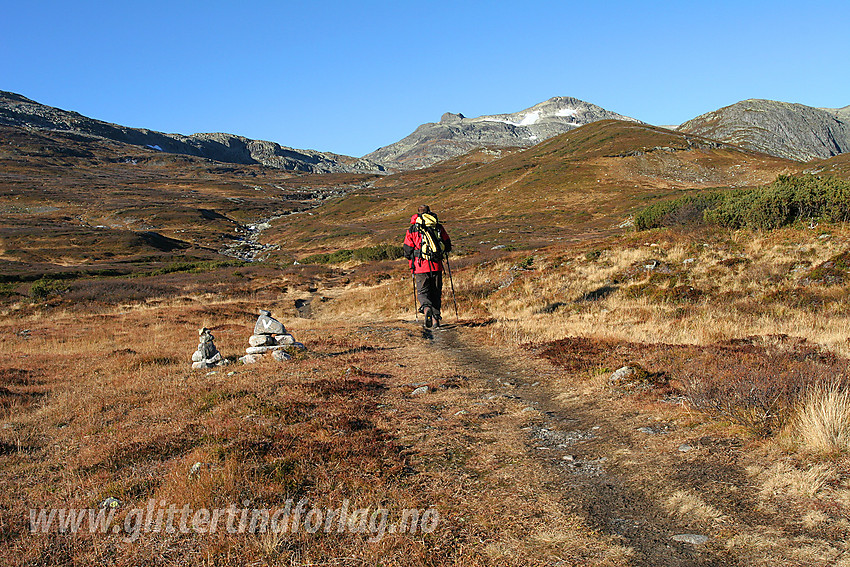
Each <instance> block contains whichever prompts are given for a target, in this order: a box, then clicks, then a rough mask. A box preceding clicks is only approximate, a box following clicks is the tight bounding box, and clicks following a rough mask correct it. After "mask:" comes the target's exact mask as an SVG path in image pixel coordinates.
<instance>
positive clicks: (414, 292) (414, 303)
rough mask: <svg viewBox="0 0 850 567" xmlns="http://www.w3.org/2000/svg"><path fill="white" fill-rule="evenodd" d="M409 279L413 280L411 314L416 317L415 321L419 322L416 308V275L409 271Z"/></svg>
mask: <svg viewBox="0 0 850 567" xmlns="http://www.w3.org/2000/svg"><path fill="white" fill-rule="evenodd" d="M410 281H411V282H413V314H414V316H415V317H416V322H417V323H418V322H419V309H417V308H416V275H414V273H413V272H410Z"/></svg>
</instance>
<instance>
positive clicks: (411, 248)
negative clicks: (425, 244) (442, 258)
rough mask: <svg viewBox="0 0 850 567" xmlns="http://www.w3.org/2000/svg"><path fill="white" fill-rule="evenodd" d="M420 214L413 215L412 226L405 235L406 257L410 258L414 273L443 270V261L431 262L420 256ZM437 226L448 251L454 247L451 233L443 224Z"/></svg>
mask: <svg viewBox="0 0 850 567" xmlns="http://www.w3.org/2000/svg"><path fill="white" fill-rule="evenodd" d="M418 216H419V215H413V216H412V217H411V219H410V228H408V229H407V233H405V235H404V257H405V258H407V259H408V260H410V269H411V271H413V273H414V274H427V273H428V272H442V271H443V263H442V262H431V261H429V260H423V259H422V258H418V257H417V254H416V252H417V251H418V250H421V249H422V233H420V232H419V229H417V227H416V219H417V217H418ZM437 228H438V229H439V231H440V240H442V241H443V243H444V244H445V251H446V253H448V252H449V251H451V249H452V241H451V239H450V238H449V233H448V232H446V229H445V228H443V225H441V224H439V223H437Z"/></svg>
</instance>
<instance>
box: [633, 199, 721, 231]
mask: <svg viewBox="0 0 850 567" xmlns="http://www.w3.org/2000/svg"><path fill="white" fill-rule="evenodd" d="M722 199H723V194H722V193H720V192H718V191H711V192H707V193H699V194H697V195H685V196H684V197H679V198H678V199H674V200H672V201H664V202H661V203H655V204H652V205H650V206H648V207H647V208H645V209H644V210H642V211H640V212H639V213H638V214H636V215H635V228H636V229H637V230H648V229H650V228H660V227H664V226H674V225H686V224H699V223H701V222H703V220H704V214H705V211H706V210H709V209H711V208H712V207H715V206H717V205H718V203H720V201H721V200H722Z"/></svg>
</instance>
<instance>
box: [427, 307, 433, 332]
mask: <svg viewBox="0 0 850 567" xmlns="http://www.w3.org/2000/svg"><path fill="white" fill-rule="evenodd" d="M433 323H434V312H433V311H431V308H430V307H428V308H426V309H425V326H426V327H427V328H429V329H430V328H431V325H432V324H433Z"/></svg>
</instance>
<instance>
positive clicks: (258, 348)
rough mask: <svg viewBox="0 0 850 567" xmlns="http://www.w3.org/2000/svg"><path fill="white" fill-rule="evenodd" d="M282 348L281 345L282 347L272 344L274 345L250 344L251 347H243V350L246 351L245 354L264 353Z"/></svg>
mask: <svg viewBox="0 0 850 567" xmlns="http://www.w3.org/2000/svg"><path fill="white" fill-rule="evenodd" d="M282 348H283V347H282V346H280V345H274V346H252V347H248V348H246V349H245V352H246V353H247V354H264V353H267V352H272V351H275V350H280V349H282Z"/></svg>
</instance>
